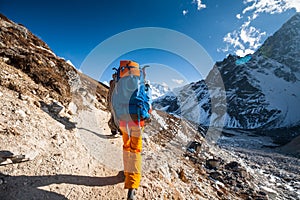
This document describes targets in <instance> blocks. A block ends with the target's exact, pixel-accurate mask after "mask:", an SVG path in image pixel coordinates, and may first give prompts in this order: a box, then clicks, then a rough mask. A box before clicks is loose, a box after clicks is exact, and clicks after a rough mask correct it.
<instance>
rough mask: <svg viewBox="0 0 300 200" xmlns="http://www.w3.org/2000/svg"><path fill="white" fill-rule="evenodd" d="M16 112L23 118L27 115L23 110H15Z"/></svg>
mask: <svg viewBox="0 0 300 200" xmlns="http://www.w3.org/2000/svg"><path fill="white" fill-rule="evenodd" d="M15 113H16V114H19V115H20V116H21V117H22V118H25V117H26V116H27V115H26V113H25V112H24V111H23V110H21V109H20V110H16V111H15Z"/></svg>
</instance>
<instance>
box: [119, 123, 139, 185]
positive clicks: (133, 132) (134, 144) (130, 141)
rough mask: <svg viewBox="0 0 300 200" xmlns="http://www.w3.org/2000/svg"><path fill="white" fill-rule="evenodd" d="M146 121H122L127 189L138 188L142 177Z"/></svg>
mask: <svg viewBox="0 0 300 200" xmlns="http://www.w3.org/2000/svg"><path fill="white" fill-rule="evenodd" d="M143 129H144V121H141V122H140V123H139V122H138V121H129V122H126V121H120V130H121V132H122V137H123V162H124V175H125V186H124V187H125V189H130V188H138V187H139V185H140V181H141V176H142V174H141V173H142V156H141V152H142V133H143Z"/></svg>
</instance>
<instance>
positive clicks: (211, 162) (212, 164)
mask: <svg viewBox="0 0 300 200" xmlns="http://www.w3.org/2000/svg"><path fill="white" fill-rule="evenodd" d="M219 165H220V161H219V160H217V159H208V160H206V167H207V168H208V169H217V168H218V167H219Z"/></svg>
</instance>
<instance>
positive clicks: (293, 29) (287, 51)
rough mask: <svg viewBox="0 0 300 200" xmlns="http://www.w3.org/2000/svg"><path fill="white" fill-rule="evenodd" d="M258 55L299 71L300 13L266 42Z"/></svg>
mask: <svg viewBox="0 0 300 200" xmlns="http://www.w3.org/2000/svg"><path fill="white" fill-rule="evenodd" d="M256 54H258V55H262V56H264V57H267V58H271V59H274V60H276V61H277V62H279V63H282V64H285V65H286V66H288V67H290V68H291V70H292V71H299V70H300V68H299V66H300V59H299V58H298V57H299V55H300V13H296V14H295V15H294V16H293V17H291V18H290V19H289V20H288V21H287V22H286V23H284V24H283V25H282V27H281V28H280V29H279V30H278V31H277V32H276V33H275V34H274V35H273V36H271V37H269V38H268V39H267V40H266V41H265V43H264V44H263V45H262V46H261V47H260V49H259V50H258V51H257V52H256ZM296 58H298V59H296Z"/></svg>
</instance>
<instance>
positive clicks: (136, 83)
mask: <svg viewBox="0 0 300 200" xmlns="http://www.w3.org/2000/svg"><path fill="white" fill-rule="evenodd" d="M145 75H146V73H145V67H144V68H140V66H139V64H138V63H136V62H134V61H129V60H122V61H120V67H119V69H118V72H117V81H116V86H115V89H114V91H113V96H112V105H113V109H114V112H115V114H116V117H117V119H118V121H119V128H120V131H121V133H122V139H123V163H124V175H125V183H124V188H125V189H128V193H127V199H128V200H133V199H135V194H136V190H137V188H138V187H139V185H140V181H141V173H142V158H141V151H142V134H143V131H144V127H145V120H147V119H149V118H150V112H151V103H152V99H151V87H150V85H149V83H148V84H145V79H144V78H145Z"/></svg>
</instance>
